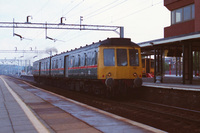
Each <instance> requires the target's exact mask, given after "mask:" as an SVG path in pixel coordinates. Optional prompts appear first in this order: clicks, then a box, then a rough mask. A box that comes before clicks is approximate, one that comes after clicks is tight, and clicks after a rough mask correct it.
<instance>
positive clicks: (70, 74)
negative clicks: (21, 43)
mask: <svg viewBox="0 0 200 133" xmlns="http://www.w3.org/2000/svg"><path fill="white" fill-rule="evenodd" d="M46 60H49V64H48V63H46V65H48V66H49V69H42V64H45V61H46ZM46 60H44V59H42V60H39V61H36V62H34V67H35V68H34V73H33V75H34V78H35V79H36V81H41V82H48V83H51V84H53V85H57V86H62V87H65V88H68V89H71V90H77V91H81V90H83V91H86V92H88V91H89V92H93V93H95V94H103V95H119V94H121V92H123V93H127V90H130V89H133V88H134V87H140V86H141V85H142V79H141V78H142V62H141V54H140V47H139V46H138V45H137V44H135V43H133V42H131V40H130V39H125V38H110V39H109V38H108V39H106V40H104V41H99V42H97V43H93V44H91V45H87V46H85V47H80V48H78V49H75V50H71V51H68V52H65V53H61V54H58V55H55V56H52V57H49V58H47V59H46ZM43 70H44V71H48V72H46V73H45V74H46V75H45V76H44V75H42V73H44V72H43ZM47 76H48V78H47Z"/></svg>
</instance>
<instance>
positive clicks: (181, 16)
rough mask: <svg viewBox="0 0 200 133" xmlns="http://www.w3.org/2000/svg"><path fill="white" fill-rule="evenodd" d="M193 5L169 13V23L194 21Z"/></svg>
mask: <svg viewBox="0 0 200 133" xmlns="http://www.w3.org/2000/svg"><path fill="white" fill-rule="evenodd" d="M194 12H195V9H194V4H192V5H189V6H185V7H182V8H179V9H176V10H173V11H172V12H171V23H172V24H176V23H180V22H184V21H188V20H192V19H194Z"/></svg>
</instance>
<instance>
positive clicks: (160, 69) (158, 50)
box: [139, 32, 200, 84]
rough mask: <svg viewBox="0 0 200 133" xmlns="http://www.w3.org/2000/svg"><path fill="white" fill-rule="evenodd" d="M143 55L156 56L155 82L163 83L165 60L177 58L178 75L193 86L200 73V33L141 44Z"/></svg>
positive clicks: (183, 81)
mask: <svg viewBox="0 0 200 133" xmlns="http://www.w3.org/2000/svg"><path fill="white" fill-rule="evenodd" d="M139 46H140V47H141V51H142V54H144V55H151V54H153V55H154V66H155V67H154V82H161V83H162V82H163V77H164V69H165V68H164V63H165V62H164V58H166V57H176V75H179V76H181V77H182V83H183V84H192V83H193V78H194V77H198V76H199V72H200V32H194V33H189V34H184V35H179V36H173V37H168V38H163V39H158V40H152V41H148V42H143V43H139Z"/></svg>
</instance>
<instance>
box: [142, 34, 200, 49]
mask: <svg viewBox="0 0 200 133" xmlns="http://www.w3.org/2000/svg"><path fill="white" fill-rule="evenodd" d="M194 39H200V32H193V33H189V34H184V35H179V36H173V37H168V38H162V39H157V40H151V41H147V42H142V43H138V45H139V46H140V47H141V48H143V47H149V46H155V45H163V44H170V43H175V42H180V41H186V40H194Z"/></svg>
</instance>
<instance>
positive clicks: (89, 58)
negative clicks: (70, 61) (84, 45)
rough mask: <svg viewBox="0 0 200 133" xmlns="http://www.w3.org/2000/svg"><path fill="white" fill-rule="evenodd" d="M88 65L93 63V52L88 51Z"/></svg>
mask: <svg viewBox="0 0 200 133" xmlns="http://www.w3.org/2000/svg"><path fill="white" fill-rule="evenodd" d="M87 65H88V66H90V65H92V53H91V52H88V53H87Z"/></svg>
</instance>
